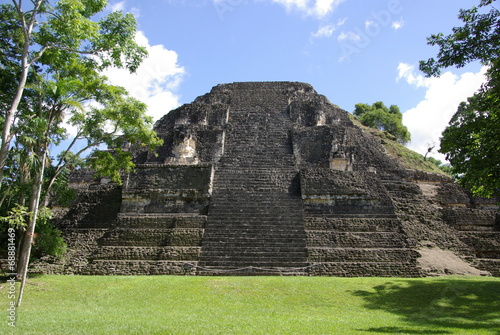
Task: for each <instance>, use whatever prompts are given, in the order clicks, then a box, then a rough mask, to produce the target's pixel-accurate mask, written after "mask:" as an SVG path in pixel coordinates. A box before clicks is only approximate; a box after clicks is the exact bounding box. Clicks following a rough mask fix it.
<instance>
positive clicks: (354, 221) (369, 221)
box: [304, 216, 401, 232]
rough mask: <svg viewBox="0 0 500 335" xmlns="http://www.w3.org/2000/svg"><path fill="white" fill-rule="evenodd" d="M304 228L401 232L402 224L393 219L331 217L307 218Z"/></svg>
mask: <svg viewBox="0 0 500 335" xmlns="http://www.w3.org/2000/svg"><path fill="white" fill-rule="evenodd" d="M304 227H305V229H306V230H333V231H340V232H363V231H365V232H370V231H373V232H375V231H379V232H399V231H401V223H400V222H399V220H398V219H393V218H373V217H368V218H361V217H354V218H352V217H351V218H331V217H330V218H329V217H307V216H306V217H305V218H304Z"/></svg>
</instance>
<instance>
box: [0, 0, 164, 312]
mask: <svg viewBox="0 0 500 335" xmlns="http://www.w3.org/2000/svg"><path fill="white" fill-rule="evenodd" d="M106 5H107V1H106V0H59V1H57V2H55V3H54V2H53V1H48V0H32V1H30V2H23V1H21V0H13V1H12V4H6V5H0V19H1V20H0V28H1V29H0V48H1V51H2V52H1V53H0V64H1V66H0V72H1V74H2V77H0V87H1V88H2V91H1V94H0V107H1V119H0V121H1V125H2V126H3V130H2V142H1V146H0V211H1V213H0V216H1V217H0V219H1V221H2V222H7V223H10V224H11V225H12V223H13V222H14V224H15V225H16V228H18V229H19V231H21V232H23V234H22V235H20V236H19V237H20V238H21V239H20V240H21V243H20V247H19V248H18V251H19V257H18V258H19V260H18V269H17V270H18V271H17V273H18V278H20V279H21V280H22V284H21V290H20V293H19V296H18V305H19V304H20V303H21V299H22V292H23V287H24V284H25V280H26V274H27V268H28V263H29V258H30V254H31V249H32V244H33V241H34V233H35V228H36V226H37V222H39V223H41V224H42V225H41V226H40V229H42V230H43V231H44V233H46V234H52V237H53V238H54V239H57V233H54V231H53V230H51V229H50V227H49V226H47V224H45V223H46V222H47V218H49V217H50V215H49V214H47V212H49V211H48V210H47V206H48V205H49V202H50V199H51V195H52V193H51V191H52V190H58V191H60V190H61V189H64V185H63V184H64V181H65V180H66V178H67V176H68V174H69V172H70V171H71V170H72V169H75V168H77V167H84V166H91V167H93V168H94V169H95V171H96V172H97V173H99V174H101V175H105V176H109V177H110V178H111V179H113V180H114V181H116V182H120V181H121V180H120V173H121V172H124V171H125V172H126V171H130V170H131V169H133V167H134V164H133V161H132V154H131V152H130V151H129V150H128V149H127V147H128V146H130V145H140V146H146V147H148V148H149V149H153V148H155V147H156V146H157V145H159V144H160V143H161V140H160V139H158V137H157V136H156V134H155V132H154V131H153V129H152V118H151V117H148V116H147V115H146V110H147V107H146V105H145V104H143V103H142V102H140V101H138V100H136V99H134V98H132V97H130V96H129V95H128V93H127V92H126V90H125V89H123V88H122V87H118V86H113V85H110V84H109V83H108V82H107V78H106V77H105V76H103V75H102V74H101V71H102V70H103V69H105V68H107V67H110V66H114V67H119V68H127V69H128V70H130V71H135V69H137V67H138V66H139V65H140V63H141V61H142V59H143V58H144V57H145V55H146V50H145V49H144V48H143V47H141V46H139V45H138V44H137V43H136V42H135V34H136V21H135V18H134V17H133V15H131V14H126V15H123V14H122V13H121V12H112V13H110V14H109V15H107V16H104V17H102V18H101V19H100V20H99V21H95V20H94V17H96V16H98V17H101V16H103V15H102V13H101V11H103V9H104V8H105V7H106ZM63 141H64V143H67V146H66V147H63V146H62V144H63ZM51 146H58V148H59V149H60V150H61V154H60V155H59V156H58V157H52V156H51V155H50V148H51ZM102 146H107V147H108V148H112V150H104V151H103V150H98V149H101V148H102ZM89 150H93V151H92V152H91V153H90V154H88V152H89ZM58 193H59V192H58ZM62 193H64V192H62ZM58 195H61V194H58ZM45 242H47V240H45ZM45 242H44V240H43V238H42V239H38V245H41V244H43V243H45ZM52 246H53V245H50V243H49V245H47V248H50V247H52Z"/></svg>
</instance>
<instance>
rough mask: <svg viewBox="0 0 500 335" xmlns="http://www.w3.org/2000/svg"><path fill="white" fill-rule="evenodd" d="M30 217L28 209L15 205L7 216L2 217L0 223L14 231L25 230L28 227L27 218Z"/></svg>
mask: <svg viewBox="0 0 500 335" xmlns="http://www.w3.org/2000/svg"><path fill="white" fill-rule="evenodd" d="M28 215H29V212H28V208H27V207H25V206H22V205H20V204H15V205H14V206H13V207H12V208H11V209H9V210H8V211H7V213H6V215H5V216H1V217H0V222H2V223H4V225H5V227H11V228H14V229H24V227H26V217H27V216H28Z"/></svg>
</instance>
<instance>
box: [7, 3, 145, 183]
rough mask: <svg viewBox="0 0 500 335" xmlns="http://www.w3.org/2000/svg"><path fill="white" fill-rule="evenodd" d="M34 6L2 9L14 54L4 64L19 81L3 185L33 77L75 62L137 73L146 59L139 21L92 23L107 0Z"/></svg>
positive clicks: (111, 18) (10, 113)
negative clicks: (140, 42) (138, 39)
mask: <svg viewBox="0 0 500 335" xmlns="http://www.w3.org/2000/svg"><path fill="white" fill-rule="evenodd" d="M30 4H31V5H32V7H31V8H29V9H27V10H25V9H24V7H23V1H22V0H12V5H2V9H1V12H2V13H3V18H5V19H8V20H7V23H5V24H3V27H2V28H8V29H6V30H4V31H2V38H0V41H2V47H3V48H4V49H5V50H8V51H9V52H8V53H6V54H5V56H2V63H3V62H4V61H6V63H8V65H10V66H9V68H10V69H14V70H12V71H11V72H12V74H15V75H16V77H17V78H18V79H17V81H16V84H15V85H14V86H13V91H12V92H8V93H9V94H8V95H9V96H10V98H11V99H10V104H9V105H8V108H6V109H7V110H6V111H5V113H4V114H3V115H2V116H3V130H2V140H1V144H0V180H2V179H3V173H4V167H5V163H6V160H7V156H8V152H9V148H10V144H11V141H12V138H13V136H14V134H16V129H15V126H16V125H15V123H16V118H17V117H18V115H17V114H18V108H19V105H20V103H21V100H22V98H23V95H24V93H25V89H26V82H27V79H28V75H29V73H30V71H33V69H34V68H35V70H36V69H40V68H43V69H46V71H47V72H48V73H50V70H51V69H54V68H60V67H63V66H65V64H66V63H67V62H72V61H74V60H75V59H80V60H81V61H82V62H83V63H84V64H85V65H86V66H88V67H90V68H95V69H100V70H102V69H104V68H106V67H109V66H112V65H114V66H118V67H126V68H128V69H130V70H131V71H134V70H135V69H136V68H137V67H138V66H139V64H140V62H141V61H142V59H143V57H144V56H145V54H146V51H145V49H144V48H142V47H140V46H139V45H137V43H135V41H134V36H135V31H136V22H135V18H134V17H133V15H131V14H127V15H122V14H121V12H113V13H111V14H110V15H108V16H106V17H105V18H103V19H102V20H100V21H99V22H94V21H93V20H92V17H93V16H94V15H96V14H98V13H99V12H101V11H102V10H103V9H104V8H105V7H106V5H107V0H60V1H58V2H57V3H56V4H55V6H51V5H50V1H49V0H32V1H30ZM84 55H86V56H90V55H91V56H93V57H82V56H84ZM10 94H12V95H10ZM13 127H14V129H13ZM0 187H2V184H0Z"/></svg>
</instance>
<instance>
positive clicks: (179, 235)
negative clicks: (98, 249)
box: [100, 228, 203, 246]
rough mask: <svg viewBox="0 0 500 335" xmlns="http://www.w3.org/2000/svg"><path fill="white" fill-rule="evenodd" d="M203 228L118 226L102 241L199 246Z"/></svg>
mask: <svg viewBox="0 0 500 335" xmlns="http://www.w3.org/2000/svg"><path fill="white" fill-rule="evenodd" d="M202 236H203V229H200V228H172V229H159V228H158V229H152V228H141V229H140V228H134V229H122V228H117V229H114V230H111V231H109V232H108V233H106V234H105V235H104V237H103V238H102V240H101V241H100V244H101V245H107V246H198V245H200V243H201V238H202Z"/></svg>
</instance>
